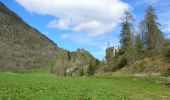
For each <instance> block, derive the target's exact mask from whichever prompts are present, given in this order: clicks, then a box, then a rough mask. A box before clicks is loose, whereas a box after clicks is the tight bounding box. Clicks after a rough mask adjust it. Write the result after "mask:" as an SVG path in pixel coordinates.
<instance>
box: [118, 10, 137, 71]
mask: <svg viewBox="0 0 170 100" xmlns="http://www.w3.org/2000/svg"><path fill="white" fill-rule="evenodd" d="M132 20H133V16H132V15H131V14H130V13H129V12H127V11H125V13H124V16H123V22H122V30H121V34H120V38H121V39H120V44H121V48H120V51H119V52H121V54H123V55H124V56H125V57H126V60H127V64H128V65H129V66H130V68H131V66H132V63H133V60H134V53H133V52H132V51H133V35H132V29H133V28H132V25H131V21H132Z"/></svg>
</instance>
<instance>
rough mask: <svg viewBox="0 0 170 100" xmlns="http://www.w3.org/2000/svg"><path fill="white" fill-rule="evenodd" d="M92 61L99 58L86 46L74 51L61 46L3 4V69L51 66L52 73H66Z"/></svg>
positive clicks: (0, 37) (0, 26) (0, 23)
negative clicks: (86, 48)
mask: <svg viewBox="0 0 170 100" xmlns="http://www.w3.org/2000/svg"><path fill="white" fill-rule="evenodd" d="M92 61H93V62H94V61H98V60H97V59H96V58H95V57H93V56H92V55H91V54H90V53H89V52H87V51H86V50H84V49H78V50H77V51H74V52H70V51H68V50H65V49H62V48H59V47H58V46H57V45H56V44H55V43H54V42H53V41H51V40H50V39H48V38H47V37H46V36H45V35H43V34H42V33H40V32H39V31H38V30H36V29H34V28H33V27H31V26H30V25H28V24H27V23H25V22H24V21H23V20H22V19H21V18H20V17H19V16H17V15H16V14H15V13H14V12H13V11H11V10H10V9H8V8H7V7H6V6H5V5H4V4H2V3H0V71H12V72H25V71H26V72H27V71H29V70H32V69H39V68H43V67H50V68H51V73H53V74H56V75H64V73H65V72H66V70H68V69H70V68H72V67H74V65H75V64H77V62H79V63H80V66H78V67H87V66H88V65H89V64H90V63H91V62H92ZM63 70H64V72H63ZM75 71H77V69H75V70H74V72H75Z"/></svg>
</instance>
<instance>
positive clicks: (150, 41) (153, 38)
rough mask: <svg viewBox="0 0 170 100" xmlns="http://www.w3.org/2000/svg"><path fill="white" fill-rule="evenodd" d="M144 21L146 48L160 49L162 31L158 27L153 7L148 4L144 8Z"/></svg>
mask: <svg viewBox="0 0 170 100" xmlns="http://www.w3.org/2000/svg"><path fill="white" fill-rule="evenodd" d="M144 22H145V25H146V27H147V29H146V30H145V31H146V36H145V40H146V47H147V48H148V49H155V50H158V51H160V49H161V45H162V40H163V33H162V32H161V30H160V28H159V24H158V22H157V15H156V12H155V9H154V8H153V7H152V6H149V7H148V9H147V10H146V15H145V20H144Z"/></svg>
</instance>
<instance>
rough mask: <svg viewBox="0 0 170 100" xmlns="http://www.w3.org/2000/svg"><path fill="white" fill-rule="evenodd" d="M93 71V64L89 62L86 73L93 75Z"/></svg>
mask: <svg viewBox="0 0 170 100" xmlns="http://www.w3.org/2000/svg"><path fill="white" fill-rule="evenodd" d="M93 74H94V71H93V65H92V62H90V64H89V66H88V67H87V75H89V76H90V75H93Z"/></svg>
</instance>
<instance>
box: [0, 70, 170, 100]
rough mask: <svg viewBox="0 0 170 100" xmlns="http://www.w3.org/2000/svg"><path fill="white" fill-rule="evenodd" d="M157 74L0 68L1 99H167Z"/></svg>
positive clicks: (167, 92)
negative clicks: (32, 71)
mask: <svg viewBox="0 0 170 100" xmlns="http://www.w3.org/2000/svg"><path fill="white" fill-rule="evenodd" d="M165 83H168V81H167V80H166V79H165V78H158V77H132V76H130V77H56V76H49V75H40V74H39V75H38V74H14V73H4V72H0V100H1V99H2V100H6V99H7V100H9V99H12V100H169V98H170V87H168V86H166V85H165Z"/></svg>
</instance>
